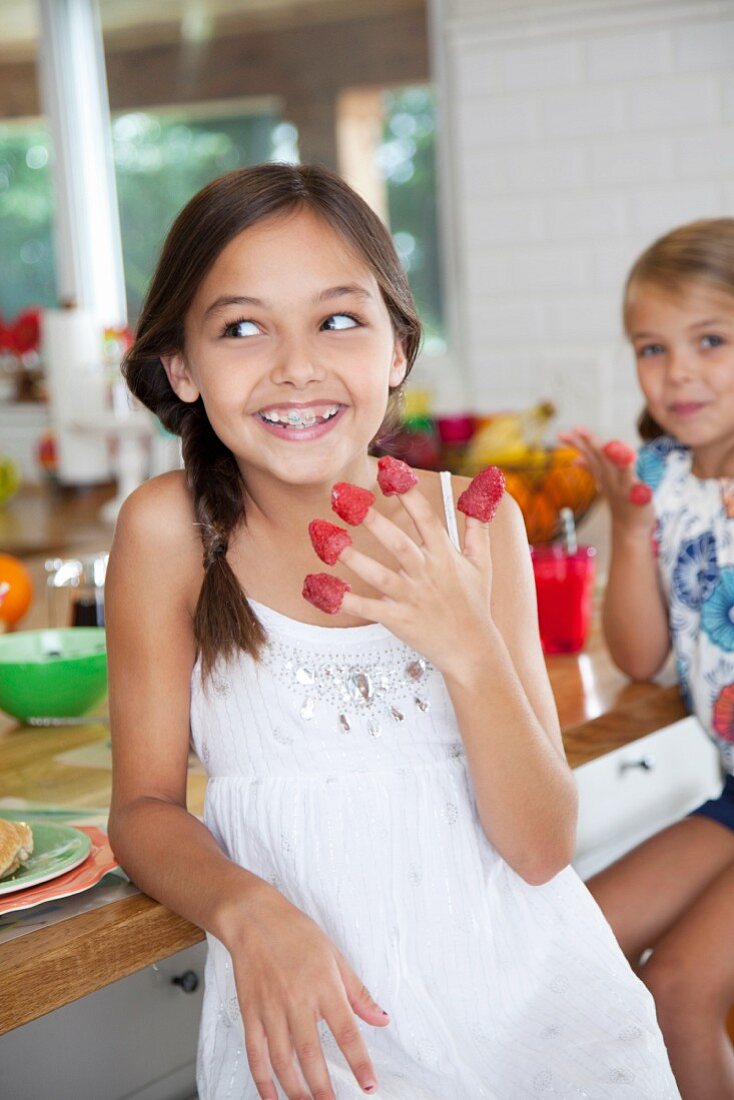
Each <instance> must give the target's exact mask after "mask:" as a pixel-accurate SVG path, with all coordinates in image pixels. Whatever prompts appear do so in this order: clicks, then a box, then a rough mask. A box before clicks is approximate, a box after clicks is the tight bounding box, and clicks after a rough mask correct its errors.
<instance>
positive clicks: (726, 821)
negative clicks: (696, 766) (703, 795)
mask: <svg viewBox="0 0 734 1100" xmlns="http://www.w3.org/2000/svg"><path fill="white" fill-rule="evenodd" d="M693 814H700V815H701V817H710V818H711V820H712V821H718V822H719V824H720V825H725V826H726V828H727V829H731V830H732V832H734V775H727V777H726V781H725V783H724V789H723V791H722V792H721V794H720V795H719V797H718V798H710V799H709V801H708V802H704V804H703V805H702V806H699V807H698V809H696V810H693ZM693 814H692V815H691V816H693Z"/></svg>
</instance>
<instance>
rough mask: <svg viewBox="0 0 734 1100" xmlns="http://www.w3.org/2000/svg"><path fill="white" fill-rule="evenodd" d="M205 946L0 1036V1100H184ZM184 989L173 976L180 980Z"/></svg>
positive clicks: (192, 1080)
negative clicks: (189, 989)
mask: <svg viewBox="0 0 734 1100" xmlns="http://www.w3.org/2000/svg"><path fill="white" fill-rule="evenodd" d="M205 954H206V947H205V945H204V944H203V943H201V944H197V945H196V946H195V947H191V948H189V949H188V950H186V951H181V952H179V953H178V954H177V955H172V956H171V957H170V958H168V959H163V960H162V961H161V962H160V963H158V964H157V965H156V966H155V967H146V968H145V969H144V970H141V971H139V972H138V973H137V974H133V975H131V976H130V977H129V978H123V979H122V980H121V981H119V982H113V983H112V985H109V986H107V987H106V988H105V989H102V990H100V991H99V992H98V993H92V994H90V995H89V996H88V997H82V998H81V999H80V1000H78V1001H74V1002H73V1003H72V1004H69V1005H66V1007H65V1008H60V1009H58V1011H56V1012H52V1013H50V1014H49V1015H48V1016H42V1017H41V1018H40V1019H38V1020H34V1021H33V1022H32V1023H30V1024H26V1025H25V1026H24V1027H20V1028H17V1029H16V1030H15V1031H10V1032H8V1033H7V1035H3V1036H2V1037H0V1097H2V1100H133V1098H134V1100H189V1098H191V1097H194V1096H195V1093H196V1075H195V1060H196V1040H197V1036H198V1031H199V1016H200V1014H201V997H202V992H203V986H204V958H205ZM192 973H193V974H194V975H196V978H197V979H198V982H197V988H196V990H195V991H194V992H190V993H187V992H185V990H184V989H183V988H182V986H181V985H180V984H174V979H179V980H180V979H183V978H184V977H185V978H186V984H188V985H191V984H193V983H194V979H193V978H192V977H191V974H192Z"/></svg>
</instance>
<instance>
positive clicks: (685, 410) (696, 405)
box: [671, 401, 704, 416]
mask: <svg viewBox="0 0 734 1100" xmlns="http://www.w3.org/2000/svg"><path fill="white" fill-rule="evenodd" d="M703 407H704V402H703V401H678V402H676V404H675V405H671V409H672V411H673V412H674V413H675V415H676V416H692V415H693V413H697V412H698V411H699V410H700V409H702V408H703Z"/></svg>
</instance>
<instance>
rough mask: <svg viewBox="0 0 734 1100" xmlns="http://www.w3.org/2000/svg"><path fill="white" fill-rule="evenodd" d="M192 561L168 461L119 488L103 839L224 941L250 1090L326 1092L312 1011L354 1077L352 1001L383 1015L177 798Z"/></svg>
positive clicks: (139, 879)
mask: <svg viewBox="0 0 734 1100" xmlns="http://www.w3.org/2000/svg"><path fill="white" fill-rule="evenodd" d="M200 561H201V549H200V543H199V540H198V538H197V537H196V527H195V526H194V517H193V513H192V511H191V507H190V504H189V499H188V493H187V492H186V489H185V486H184V483H183V479H182V476H181V475H180V474H168V475H164V477H162V478H156V479H153V480H152V481H150V482H147V483H146V484H145V485H143V486H141V488H140V489H138V490H137V491H136V492H135V493H134V494H133V495H132V496H131V497H129V498H128V500H127V501H126V502H125V504H124V506H123V508H122V511H121V513H120V517H119V519H118V523H117V528H116V531H115V538H114V544H113V547H112V552H111V554H110V562H109V570H108V573H107V583H106V587H105V608H106V617H107V638H108V654H109V680H110V716H111V720H112V745H113V794H112V805H111V811H110V820H109V835H110V841H111V843H112V846H113V848H114V850H115V853H116V855H117V858H118V859H119V861H120V863H121V864H122V866H123V867H124V868H125V869H126V871H127V872H128V873H129V874H130V876H131V878H132V879H133V881H134V882H135V883H136V884H137V885H138V886H140V888H141V889H142V890H144V891H145V892H146V893H148V894H150V895H151V896H152V897H154V898H156V899H157V900H158V901H160V902H162V903H163V904H164V905H166V906H168V907H169V908H171V909H173V910H174V911H175V912H177V913H180V914H181V915H182V916H184V917H186V918H187V919H189V920H191V921H193V923H195V924H197V925H198V926H199V927H201V928H204V929H206V930H207V931H208V932H211V933H212V934H213V935H214V936H215V937H216V938H217V939H219V940H220V941H221V942H222V943H223V944H224V945H225V946H226V947H227V948H228V950H229V951H230V953H231V955H232V959H233V970H234V974H235V980H236V983H237V992H238V997H239V1001H240V1007H241V1011H242V1017H243V1021H244V1024H245V1036H246V1047H247V1052H248V1059H249V1062H250V1068H251V1071H252V1075H253V1078H254V1080H255V1081H256V1083H257V1085H258V1089H259V1093H260V1096H261V1097H263V1098H264V1100H276V1095H277V1094H276V1090H275V1085H274V1079H275V1078H276V1077H277V1079H278V1080H279V1081H280V1083H281V1086H282V1087H283V1089H284V1091H285V1094H286V1095H287V1096H288V1097H292V1096H293V1097H295V1096H298V1097H302V1096H304V1095H311V1091H313V1093H314V1095H319V1096H323V1097H325V1098H329V1100H333V1097H334V1092H333V1090H332V1088H331V1086H330V1083H329V1077H328V1071H327V1069H326V1064H325V1061H324V1058H323V1054H322V1051H321V1043H320V1039H319V1035H318V1031H317V1021H318V1020H319V1019H325V1020H326V1021H327V1023H328V1024H329V1026H330V1028H331V1030H332V1032H333V1034H334V1035H335V1037H336V1039H337V1041H338V1043H339V1045H340V1047H341V1049H342V1051H343V1053H344V1055H345V1057H346V1058H347V1061H348V1062H349V1064H350V1065H351V1067H352V1070H353V1072H354V1074H355V1077H356V1078H357V1080H358V1081H359V1083H360V1084H361V1085H362V1087H365V1088H366V1087H367V1086H368V1085H370V1084H371V1083H373V1082H375V1081H376V1077H375V1074H374V1069H373V1067H372V1065H371V1062H370V1059H369V1056H368V1054H367V1051H366V1047H365V1045H364V1042H363V1039H362V1037H361V1035H360V1032H359V1030H358V1028H357V1026H356V1021H355V1018H354V1013H355V1012H356V1013H357V1014H358V1015H360V1016H361V1017H362V1019H364V1020H366V1021H367V1022H368V1023H371V1024H373V1025H384V1024H385V1023H386V1022H387V1018H386V1016H385V1014H384V1013H383V1012H382V1010H381V1009H380V1008H379V1007H378V1006H377V1005H376V1004H375V1003H374V1001H373V1000H372V998H371V997H370V996H369V994H368V992H367V990H366V989H365V988H364V986H363V985H362V984H361V982H360V981H359V980H358V979H357V977H356V975H355V974H354V973H353V971H352V970H351V969H350V968H349V966H348V965H347V963H346V961H345V960H344V959H343V958H342V956H341V955H340V954H339V952H338V951H337V950H336V948H335V947H334V946H333V944H332V943H331V942H330V941H329V940H328V938H327V937H326V936H325V935H324V933H323V932H322V931H321V930H320V929H319V928H318V927H317V926H316V925H315V924H314V923H313V922H312V921H311V920H310V919H309V918H308V917H306V916H305V914H303V913H302V912H300V910H298V909H296V908H295V907H294V906H292V905H291V904H290V903H289V902H288V901H287V900H286V899H285V898H284V897H283V896H282V895H281V894H280V893H279V892H278V891H277V890H275V889H274V888H273V887H272V886H270V885H269V884H268V883H266V882H264V881H263V880H262V879H260V878H258V877H257V876H256V875H254V874H251V873H250V872H248V871H247V870H244V869H243V868H241V867H239V866H237V865H236V864H235V863H233V862H232V861H231V860H230V859H228V858H227V856H226V855H225V853H224V852H222V850H221V849H220V848H219V846H218V845H217V843H216V842H215V840H214V838H213V836H212V835H211V833H210V832H209V831H208V829H207V828H206V827H205V826H204V825H203V824H202V823H201V822H199V821H198V820H197V819H196V818H195V817H194V816H193V815H191V814H190V813H189V812H188V811H187V809H186V774H187V759H188V748H189V700H190V678H191V671H192V666H193V663H194V659H195V646H194V638H193V629H192V614H193V608H194V606H195V602H196V598H197V594H198V590H199V587H200V585H201V577H202V573H201V564H200ZM293 1050H295V1051H296V1054H297V1057H298V1058H299V1060H300V1069H299V1067H298V1065H297V1064H296V1063H295V1062H294V1059H293ZM307 1090H311V1091H307Z"/></svg>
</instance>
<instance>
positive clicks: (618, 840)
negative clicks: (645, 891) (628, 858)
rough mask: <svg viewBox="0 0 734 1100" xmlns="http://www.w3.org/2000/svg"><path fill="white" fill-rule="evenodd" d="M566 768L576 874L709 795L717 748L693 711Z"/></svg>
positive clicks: (590, 870)
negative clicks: (571, 777) (574, 793)
mask: <svg viewBox="0 0 734 1100" xmlns="http://www.w3.org/2000/svg"><path fill="white" fill-rule="evenodd" d="M574 774H575V776H576V782H577V785H578V791H579V824H578V836H577V846H576V858H575V859H574V862H573V865H574V867H575V868H576V870H577V871H578V873H579V874H580V875H581V877H582V878H584V879H586V878H589V876H590V875H593V874H594V873H595V872H596V871H600V870H601V869H602V868H603V867H606V866H608V865H609V864H610V863H612V862H613V861H614V860H615V859H617V858H618V857H619V856H621V855H623V854H624V853H625V852H628V851H629V850H630V849H631V848H634V847H635V845H637V844H639V843H640V842H641V841H643V840H645V839H646V838H647V837H649V836H652V834H653V833H656V832H658V831H659V830H660V829H662V828H664V827H665V826H666V825H670V824H672V823H673V822H674V821H677V820H678V819H679V818H681V817H683V816H684V815H685V814H687V813H689V812H690V811H691V810H693V809H695V807H696V806H698V805H700V804H701V803H702V802H705V801H706V799H707V798H712V797H715V796H717V795H718V794H719V793H720V791H721V786H722V780H721V771H720V768H719V757H718V753H717V751H716V749H715V748H714V746H713V744H712V743H711V741H710V740H709V738H708V737H707V736H706V734H705V733H704V732H703V730H702V729H701V726H700V725H699V723H698V722H697V720H696V719H695V718H684V719H682V720H681V721H680V722H675V723H674V724H673V725H672V726H666V727H665V728H664V729H661V730H657V731H656V732H655V733H651V734H649V735H648V736H647V737H642V738H640V739H639V741H633V742H631V743H630V744H629V745H625V746H624V748H621V749H617V750H616V752H612V753H608V754H607V755H606V756H601V757H599V758H598V759H597V760H592V761H591V762H590V763H589V764H582V765H580V767H578V768H576V769H575V773H574Z"/></svg>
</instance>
